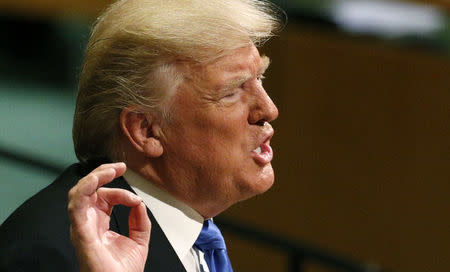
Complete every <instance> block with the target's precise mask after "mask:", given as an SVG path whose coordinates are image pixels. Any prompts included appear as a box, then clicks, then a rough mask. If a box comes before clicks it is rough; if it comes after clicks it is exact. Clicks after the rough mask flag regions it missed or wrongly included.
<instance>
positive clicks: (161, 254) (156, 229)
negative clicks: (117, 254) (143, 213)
mask: <svg viewBox="0 0 450 272" xmlns="http://www.w3.org/2000/svg"><path fill="white" fill-rule="evenodd" d="M106 186H107V187H112V188H120V189H125V190H128V191H131V192H134V191H133V190H132V189H131V187H130V185H128V183H127V182H126V181H125V179H124V178H123V177H120V178H117V179H116V180H115V181H113V182H111V183H109V184H107V185H106ZM129 213H130V208H128V207H126V206H123V205H118V206H116V207H114V210H113V212H112V214H111V222H110V228H111V230H113V231H116V232H117V233H120V234H122V235H126V236H128V215H129ZM147 214H148V216H149V218H150V221H151V222H152V231H151V237H150V246H149V251H148V257H147V263H146V265H145V271H151V272H179V271H186V269H185V268H184V266H183V264H182V263H181V261H180V259H179V258H178V256H177V254H176V253H175V250H174V249H173V248H172V246H171V245H170V243H169V240H167V237H166V235H165V234H164V232H163V231H162V229H161V227H160V226H159V224H158V222H156V220H155V217H154V216H153V214H152V213H151V212H150V210H149V209H148V208H147Z"/></svg>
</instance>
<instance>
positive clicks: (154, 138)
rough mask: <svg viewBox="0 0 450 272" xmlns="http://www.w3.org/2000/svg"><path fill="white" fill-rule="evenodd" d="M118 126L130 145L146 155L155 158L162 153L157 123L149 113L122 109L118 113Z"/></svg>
mask: <svg viewBox="0 0 450 272" xmlns="http://www.w3.org/2000/svg"><path fill="white" fill-rule="evenodd" d="M120 127H121V129H122V132H123V134H124V135H125V136H126V137H127V139H128V141H129V142H130V143H131V145H132V146H133V147H134V148H135V149H136V150H137V151H138V152H141V153H143V154H144V156H146V157H150V158H157V157H159V156H161V155H162V154H163V147H162V144H161V141H160V140H159V137H158V133H159V130H160V128H159V125H158V123H157V122H156V120H153V118H152V116H151V115H150V114H143V113H138V112H135V111H133V109H132V108H126V109H123V110H122V112H121V113H120Z"/></svg>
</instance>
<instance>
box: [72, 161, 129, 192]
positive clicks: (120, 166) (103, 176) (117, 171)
mask: <svg viewBox="0 0 450 272" xmlns="http://www.w3.org/2000/svg"><path fill="white" fill-rule="evenodd" d="M125 170H126V165H125V163H123V162H119V163H110V164H103V165H101V166H99V167H97V168H96V169H94V170H93V171H92V172H90V173H89V174H88V175H87V176H85V177H84V178H82V179H81V180H80V181H79V182H78V183H77V184H76V185H75V186H74V187H73V188H72V189H71V190H70V191H71V192H69V197H70V195H82V196H90V195H92V194H93V193H95V192H96V190H97V189H98V188H100V187H101V186H103V185H105V184H107V183H109V182H111V181H113V180H114V179H115V178H117V177H120V176H121V175H123V174H124V173H125Z"/></svg>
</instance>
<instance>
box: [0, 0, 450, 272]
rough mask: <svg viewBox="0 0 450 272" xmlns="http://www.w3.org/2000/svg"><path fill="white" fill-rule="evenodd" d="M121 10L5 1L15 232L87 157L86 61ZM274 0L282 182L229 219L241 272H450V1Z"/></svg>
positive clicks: (272, 90) (273, 79)
mask: <svg viewBox="0 0 450 272" xmlns="http://www.w3.org/2000/svg"><path fill="white" fill-rule="evenodd" d="M109 2H110V1H107V0H97V1H88V0H79V1H69V0H64V1H62V0H0V33H1V35H0V93H1V96H0V125H1V127H0V173H1V174H2V179H1V187H0V188H1V191H0V222H3V221H4V220H5V219H6V217H7V216H8V215H9V214H10V213H11V212H12V211H13V210H14V209H15V208H17V207H18V206H19V205H20V204H21V203H22V202H23V201H25V200H26V199H27V198H28V197H30V196H31V195H33V194H34V193H36V192H37V191H39V190H40V189H42V188H43V187H44V186H46V185H48V184H49V183H50V182H51V181H52V180H53V179H54V178H55V177H56V176H57V174H58V173H59V172H60V171H61V169H63V168H65V167H67V166H68V165H70V164H72V163H74V162H75V161H76V158H75V155H74V152H73V146H72V138H71V128H72V118H73V111H74V103H75V98H76V88H77V87H76V85H77V78H78V74H79V71H80V63H81V60H82V57H83V51H84V46H85V44H86V41H87V39H88V37H89V30H90V24H91V23H92V22H93V21H94V20H95V18H96V16H97V15H98V14H99V13H100V12H101V10H102V9H103V8H104V7H105V6H106V5H107V4H108V3H109ZM274 2H275V3H277V4H278V5H279V6H280V7H282V8H283V9H284V10H285V11H286V13H287V14H288V18H289V22H288V24H287V26H286V28H285V29H284V30H283V32H282V33H281V34H280V35H279V36H278V37H276V38H274V39H272V40H271V41H269V42H268V43H267V44H266V45H265V46H264V47H263V48H262V49H261V51H262V53H264V54H267V55H269V56H270V57H271V59H272V64H271V68H270V69H269V71H268V73H267V79H266V81H265V86H266V89H267V91H268V93H269V94H270V95H271V97H272V98H273V100H274V101H275V103H276V104H277V106H278V108H279V111H280V117H279V119H278V120H277V121H275V122H274V127H275V130H276V133H275V137H274V139H273V140H272V141H273V146H274V151H275V160H274V162H273V164H274V168H275V171H276V180H275V185H274V187H273V188H272V189H271V190H270V191H269V192H267V193H265V194H264V195H261V196H258V197H256V198H253V199H251V200H248V201H245V202H242V203H239V204H237V205H235V206H234V207H232V208H230V209H229V210H228V211H226V212H225V213H224V214H222V215H221V216H220V217H218V218H217V220H218V222H219V223H222V224H223V226H224V227H223V232H224V235H225V238H226V240H227V244H228V248H229V252H230V258H231V259H232V261H233V266H234V267H235V270H236V271H300V270H301V269H302V270H301V271H378V268H380V267H381V268H384V269H386V270H387V271H409V272H411V271H421V272H423V271H450V171H449V170H450V167H449V165H450V164H449V163H450V140H449V139H450V16H449V14H450V2H448V0H428V1H427V0H421V1H419V0H416V1H363V0H359V1H333V0H303V1H302V0H290V1H289V0H284V1H282V0H280V1H274ZM359 264H364V265H363V266H359ZM352 269H354V270H352ZM358 269H360V270H358Z"/></svg>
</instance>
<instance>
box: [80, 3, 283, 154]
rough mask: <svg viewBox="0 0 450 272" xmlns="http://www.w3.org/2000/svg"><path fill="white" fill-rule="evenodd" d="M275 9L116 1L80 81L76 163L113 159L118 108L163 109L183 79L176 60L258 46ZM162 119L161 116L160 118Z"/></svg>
mask: <svg viewBox="0 0 450 272" xmlns="http://www.w3.org/2000/svg"><path fill="white" fill-rule="evenodd" d="M279 15H281V13H280V10H279V9H277V8H276V7H275V6H274V5H273V4H271V3H269V2H266V1H257V0H119V1H117V2H115V3H113V4H112V5H110V6H109V7H108V8H107V9H106V10H105V12H104V13H103V14H102V15H101V16H100V17H99V18H98V19H97V21H96V23H95V25H94V27H93V30H92V34H91V37H90V39H89V43H88V45H87V49H86V54H85V59H84V65H83V69H82V72H81V75H80V81H79V88H78V97H77V105H76V109H75V117H74V125H73V140H74V145H75V153H76V155H77V157H78V159H79V160H80V161H86V160H90V159H98V158H105V157H109V158H110V159H114V158H112V157H114V156H113V155H112V154H115V153H117V149H118V147H117V138H118V136H119V135H120V133H121V132H120V126H119V115H120V112H121V110H122V109H124V108H128V107H135V109H136V110H137V111H142V112H145V111H151V112H153V113H155V114H161V116H162V117H164V114H163V113H164V107H163V106H162V105H163V104H164V103H163V102H164V101H165V100H166V99H167V97H168V94H170V93H173V92H174V90H175V89H176V88H177V86H178V84H179V83H180V82H181V80H182V76H181V75H180V74H179V72H178V71H177V69H176V66H175V65H173V63H174V62H175V61H178V60H189V61H194V62H204V61H208V60H212V59H214V58H217V57H219V56H221V55H223V54H226V52H227V51H230V50H233V49H236V48H240V47H243V46H247V45H249V44H251V43H253V44H255V45H256V46H259V45H261V44H263V43H264V42H265V41H266V40H268V39H269V38H270V37H271V36H272V35H273V34H274V31H275V30H277V29H279V28H280V26H281V25H280V23H279V22H280V20H279V19H280V16H279ZM166 114H167V113H166Z"/></svg>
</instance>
